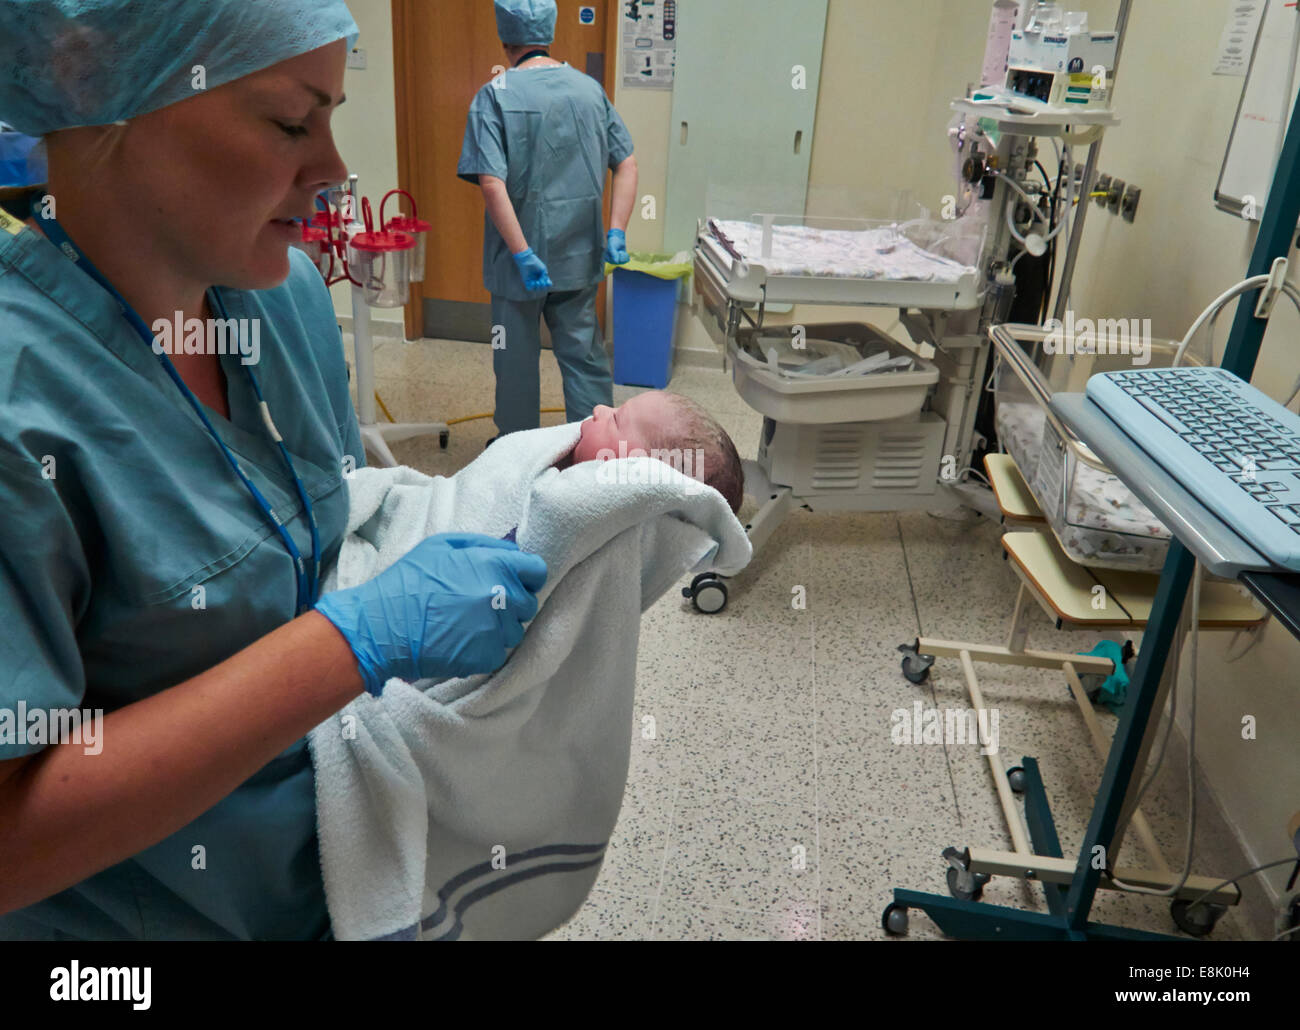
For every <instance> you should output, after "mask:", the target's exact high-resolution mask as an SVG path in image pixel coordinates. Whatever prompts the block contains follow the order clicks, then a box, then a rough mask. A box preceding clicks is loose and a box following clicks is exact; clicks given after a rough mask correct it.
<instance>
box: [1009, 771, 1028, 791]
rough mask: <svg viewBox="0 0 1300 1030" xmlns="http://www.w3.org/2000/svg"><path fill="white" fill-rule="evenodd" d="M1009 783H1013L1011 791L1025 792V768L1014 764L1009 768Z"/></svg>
mask: <svg viewBox="0 0 1300 1030" xmlns="http://www.w3.org/2000/svg"><path fill="white" fill-rule="evenodd" d="M1007 783H1009V784H1010V785H1011V791H1012V793H1014V794H1023V793H1024V792H1025V770H1024V768H1023V767H1021V766H1019V765H1013V766H1012V767H1011V768H1010V769H1008V770H1007Z"/></svg>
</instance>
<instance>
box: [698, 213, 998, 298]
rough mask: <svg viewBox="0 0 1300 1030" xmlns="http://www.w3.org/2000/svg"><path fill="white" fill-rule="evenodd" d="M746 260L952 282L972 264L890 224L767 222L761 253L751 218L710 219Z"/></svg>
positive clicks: (824, 272) (827, 272)
mask: <svg viewBox="0 0 1300 1030" xmlns="http://www.w3.org/2000/svg"><path fill="white" fill-rule="evenodd" d="M712 224H713V225H714V226H716V227H717V229H718V230H719V231H720V232H721V233H722V234H723V235H724V236H726V237H727V241H728V242H729V243H731V245H732V246H733V247H735V249H736V250H737V251H738V252H739V253H740V254H741V255H743V256H744V257H745V258H746V259H747V260H750V261H754V262H759V263H761V264H762V265H763V267H764V268H766V269H767V271H768V273H769V274H770V275H791V276H797V275H809V276H824V277H826V278H832V279H893V280H905V281H910V282H953V283H955V282H957V281H958V280H959V279H960V278H961V277H962V276H963V275H964V274H967V273H973V272H974V271H975V270H974V269H973V268H971V267H970V266H968V265H963V264H960V263H958V262H956V261H952V260H949V259H948V258H945V257H940V256H939V255H937V254H931V253H930V252H929V251H927V250H922V249H921V248H920V247H918V246H917V245H916V244H915V243H913V242H912V241H911V240H909V239H908V238H907V237H906V236H904V235H903V234H902V233H900V232H898V231H897V230H896V229H890V228H887V227H886V228H881V229H818V228H816V227H814V226H808V225H774V226H772V253H771V255H770V256H766V257H765V256H763V227H762V226H761V225H758V224H757V223H754V222H730V221H722V220H715V221H713V223H712Z"/></svg>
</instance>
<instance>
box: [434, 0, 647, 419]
mask: <svg viewBox="0 0 1300 1030" xmlns="http://www.w3.org/2000/svg"><path fill="white" fill-rule="evenodd" d="M495 9H496V22H497V33H498V35H499V36H500V37H501V42H502V44H503V45H504V46H505V50H506V56H507V59H508V61H509V65H510V66H509V67H508V68H507V69H506V70H505V71H504V72H502V73H501V74H500V75H498V76H497V77H496V78H495V79H493V80H492V81H491V82H489V83H488V84H487V85H485V86H484V87H483V88H482V89H480V90H479V91H478V93H477V94H476V95H475V97H474V101H473V103H472V104H471V105H470V109H469V118H468V120H467V123H466V125H465V142H464V146H463V147H462V149H461V155H460V163H459V164H458V166H457V169H456V171H457V174H458V175H459V176H460V177H461V178H462V179H465V180H466V181H468V182H472V183H476V184H477V185H478V187H479V188H480V189H481V190H482V192H483V203H484V206H485V208H486V217H485V218H484V233H483V285H484V286H485V287H486V288H487V290H488V292H489V293H491V294H492V322H493V326H494V333H493V352H492V363H493V369H494V370H495V372H496V425H497V429H498V431H499V432H500V433H503V434H504V433H513V432H516V431H518V430H520V429H535V428H537V426H538V424H539V420H538V407H539V404H540V381H539V372H538V360H539V357H540V354H541V320H542V319H545V320H546V325H547V327H548V328H549V329H550V332H551V347H552V349H553V351H554V353H555V360H556V361H557V362H558V363H559V366H560V373H561V376H562V377H563V382H564V410H565V418H566V419H567V420H568V421H570V422H578V421H581V420H582V419H585V418H587V417H588V416H590V415H591V413H592V411H593V409H594V408H595V407H596V405H597V404H604V405H612V404H613V403H614V398H613V383H612V380H611V378H610V371H609V359H608V357H607V356H606V354H605V347H604V343H603V341H602V339H601V332H600V324H599V323H598V322H597V320H596V291H597V289H598V288H599V285H600V282H601V280H602V279H603V278H604V267H605V266H604V262H606V261H608V262H610V263H611V264H616V265H618V264H624V263H626V262H627V260H628V254H627V243H626V235H625V230H626V229H627V222H628V219H629V218H630V217H631V215H632V204H633V200H634V198H635V196H636V181H637V173H636V159H635V158H634V157H633V156H632V140H631V137H630V136H629V135H628V132H627V128H626V127H625V126H624V125H623V119H622V118H620V117H619V116H618V112H617V111H615V110H614V107H613V105H612V104H611V103H610V102H609V98H608V97H606V96H605V91H604V90H603V89H602V88H601V86H600V83H598V82H597V81H596V80H595V79H593V78H592V77H591V76H589V75H586V74H584V73H583V72H580V71H578V70H577V69H575V68H571V67H569V65H567V64H562V63H560V62H559V61H556V60H553V59H552V58H551V57H550V55H549V53H548V52H547V47H548V46H549V45H550V43H551V41H552V40H553V39H554V38H555V17H556V8H555V3H554V0H496V4H495ZM606 168H611V169H613V171H614V178H613V185H612V196H611V202H610V221H611V222H612V227H611V228H610V229H609V231H608V232H604V231H603V226H604V215H603V212H602V195H603V193H604V188H605V169H606ZM498 327H499V329H498Z"/></svg>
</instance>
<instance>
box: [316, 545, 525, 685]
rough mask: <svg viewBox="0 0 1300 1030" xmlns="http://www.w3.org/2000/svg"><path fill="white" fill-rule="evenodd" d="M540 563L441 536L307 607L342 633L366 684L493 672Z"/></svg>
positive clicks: (513, 639) (502, 548) (512, 549)
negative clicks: (384, 567) (398, 679)
mask: <svg viewBox="0 0 1300 1030" xmlns="http://www.w3.org/2000/svg"><path fill="white" fill-rule="evenodd" d="M545 582H546V562H544V561H543V560H542V559H541V558H540V557H538V556H537V555H535V554H526V553H524V552H523V551H520V550H519V548H518V546H516V545H515V544H514V543H512V542H510V541H506V540H496V539H494V538H492V537H489V536H481V535H479V534H477V533H440V534H438V535H437V536H431V537H429V538H428V539H427V540H422V541H421V542H420V543H418V544H416V546H415V547H413V548H411V550H410V551H409V552H408V553H407V554H405V555H404V556H403V557H401V558H399V559H398V560H397V561H396V562H394V563H393V564H392V565H391V566H389V567H388V568H387V569H385V570H384V571H383V572H381V573H380V574H379V575H378V576H376V577H375V578H374V579H372V580H370V581H369V582H367V583H362V584H361V585H360V586H356V587H352V588H351V589H348V590H339V591H336V592H335V593H332V594H326V595H325V596H324V597H322V598H321V599H320V600H319V601H317V602H316V610H317V611H318V612H320V613H321V614H322V615H324V616H325V618H327V619H329V620H330V622H332V623H333V624H334V626H335V627H336V628H337V629H338V631H339V632H340V633H342V634H343V638H344V639H345V640H346V641H347V642H348V646H349V647H350V648H352V653H353V654H354V655H355V656H356V659H357V666H358V668H359V669H360V670H361V678H362V679H363V680H365V684H366V690H367V691H369V692H370V693H371V694H374V695H376V696H378V694H379V693H380V691H382V690H383V687H384V684H385V683H386V682H387V681H388V680H389V679H390V678H392V677H393V676H397V677H400V678H401V679H404V680H407V681H408V682H414V681H415V680H419V679H449V678H451V677H452V676H470V675H472V674H474V673H477V672H492V671H494V670H495V669H498V668H500V667H501V666H502V665H503V664H504V663H505V660H506V651H507V650H508V649H509V648H512V647H515V646H516V645H517V644H518V643H519V642H520V641H521V640H523V638H524V629H523V623H525V622H527V621H528V620H529V619H531V618H532V617H533V616H534V615H536V614H537V598H536V597H535V596H534V595H535V594H536V593H537V591H538V590H540V589H541V588H542V584H543V583H545Z"/></svg>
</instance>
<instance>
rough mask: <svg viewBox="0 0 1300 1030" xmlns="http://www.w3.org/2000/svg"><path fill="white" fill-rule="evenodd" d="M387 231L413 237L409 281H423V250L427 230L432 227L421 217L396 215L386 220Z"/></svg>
mask: <svg viewBox="0 0 1300 1030" xmlns="http://www.w3.org/2000/svg"><path fill="white" fill-rule="evenodd" d="M384 228H385V229H387V230H388V231H389V232H404V233H406V234H408V235H410V236H414V237H415V249H414V250H413V251H412V252H411V282H413V283H422V282H424V251H425V242H426V240H427V238H428V234H429V230H430V229H431V228H433V226H431V225H430V224H429V223H428V222H426V221H425V220H424V219H423V218H415V217H412V216H410V215H397V216H395V217H393V218H390V219H389V220H388V224H387V225H386V226H384Z"/></svg>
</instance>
